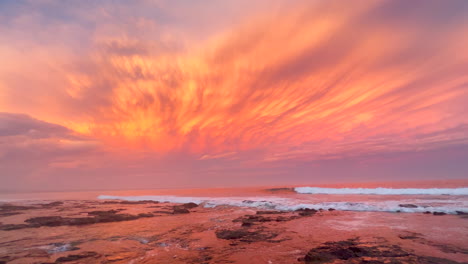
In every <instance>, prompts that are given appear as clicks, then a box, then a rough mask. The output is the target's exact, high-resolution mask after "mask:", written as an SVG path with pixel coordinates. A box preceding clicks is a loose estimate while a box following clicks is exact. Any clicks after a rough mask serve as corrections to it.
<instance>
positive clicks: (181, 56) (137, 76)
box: [0, 0, 468, 190]
mask: <svg viewBox="0 0 468 264" xmlns="http://www.w3.org/2000/svg"><path fill="white" fill-rule="evenodd" d="M467 32H468V1H466V0H459V1H458V0H450V1H445V0H437V1H430V0H427V1H426V0H424V1H419V0H415V1H407V0H396V1H379V0H377V1H376V0H369V1H364V0H355V1H333V0H332V1H325V0H323V1H320V0H308V1H291V0H255V1H252V0H200V1H191V0H161V1H158V0H154V1H151V0H136V1H110V0H109V1H68V0H64V1H59V0H5V1H0V59H1V62H0V189H1V190H70V189H115V188H166V187H167V188H174V187H203V186H207V187H213V186H241V185H282V184H286V185H287V184H306V183H309V184H314V183H328V182H330V183H337V182H360V181H391V180H421V179H428V180H441V179H467V178H468V33H467Z"/></svg>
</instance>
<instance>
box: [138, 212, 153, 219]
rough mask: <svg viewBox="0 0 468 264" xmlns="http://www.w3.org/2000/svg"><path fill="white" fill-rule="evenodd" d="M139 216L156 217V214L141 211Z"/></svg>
mask: <svg viewBox="0 0 468 264" xmlns="http://www.w3.org/2000/svg"><path fill="white" fill-rule="evenodd" d="M137 216H138V217H141V218H143V217H154V214H152V213H140V214H138V215H137Z"/></svg>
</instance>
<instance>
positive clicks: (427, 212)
mask: <svg viewBox="0 0 468 264" xmlns="http://www.w3.org/2000/svg"><path fill="white" fill-rule="evenodd" d="M423 214H431V212H429V211H426V212H424V213H423Z"/></svg>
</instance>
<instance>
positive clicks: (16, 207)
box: [0, 204, 37, 212]
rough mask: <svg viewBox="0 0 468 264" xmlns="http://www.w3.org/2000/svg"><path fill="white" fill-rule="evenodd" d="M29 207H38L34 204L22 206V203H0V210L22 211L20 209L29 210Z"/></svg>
mask: <svg viewBox="0 0 468 264" xmlns="http://www.w3.org/2000/svg"><path fill="white" fill-rule="evenodd" d="M29 209H37V208H36V207H34V206H21V205H12V204H2V205H0V211H1V212H6V211H20V210H29Z"/></svg>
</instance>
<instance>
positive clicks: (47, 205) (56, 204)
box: [41, 201, 63, 208]
mask: <svg viewBox="0 0 468 264" xmlns="http://www.w3.org/2000/svg"><path fill="white" fill-rule="evenodd" d="M60 205H63V202H60V201H56V202H51V203H46V204H41V206H42V207H44V208H51V207H56V206H60Z"/></svg>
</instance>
